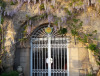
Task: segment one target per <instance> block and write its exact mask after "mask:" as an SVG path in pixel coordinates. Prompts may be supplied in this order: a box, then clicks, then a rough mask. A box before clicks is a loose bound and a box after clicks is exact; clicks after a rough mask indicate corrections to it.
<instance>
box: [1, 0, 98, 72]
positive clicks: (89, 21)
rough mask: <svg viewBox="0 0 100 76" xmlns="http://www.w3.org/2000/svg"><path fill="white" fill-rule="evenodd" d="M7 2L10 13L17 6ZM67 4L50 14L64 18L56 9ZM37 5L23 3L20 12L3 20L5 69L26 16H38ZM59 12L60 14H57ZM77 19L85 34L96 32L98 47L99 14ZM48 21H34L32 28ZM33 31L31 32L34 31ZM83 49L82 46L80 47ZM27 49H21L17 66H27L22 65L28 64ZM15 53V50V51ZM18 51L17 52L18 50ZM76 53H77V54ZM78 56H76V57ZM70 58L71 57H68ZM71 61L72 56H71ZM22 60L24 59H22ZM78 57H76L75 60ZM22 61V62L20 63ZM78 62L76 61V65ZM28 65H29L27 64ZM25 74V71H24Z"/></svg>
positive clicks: (88, 13)
mask: <svg viewBox="0 0 100 76" xmlns="http://www.w3.org/2000/svg"><path fill="white" fill-rule="evenodd" d="M5 1H6V2H7V7H6V9H5V10H6V11H12V10H14V9H15V8H16V7H17V6H18V4H16V5H10V2H9V0H5ZM58 1H62V0H58ZM67 5H68V3H65V2H64V1H62V2H61V5H58V6H57V8H55V10H56V11H55V12H53V11H54V10H51V12H52V14H53V15H56V16H58V17H61V16H65V15H66V13H65V12H64V10H63V9H61V10H59V9H58V7H61V6H63V7H67ZM37 6H39V4H36V5H34V4H32V3H31V4H30V6H29V5H28V4H27V3H24V4H23V5H22V6H21V8H20V10H19V11H18V12H17V13H16V14H15V15H14V16H13V17H8V16H7V17H6V16H5V18H4V24H3V26H4V28H5V34H4V36H5V39H6V40H5V44H4V46H5V50H6V51H7V53H6V58H5V62H4V65H6V66H7V67H11V68H10V70H11V69H13V68H12V66H13V61H14V60H13V59H14V53H15V44H16V42H17V41H16V38H17V37H18V32H19V29H21V26H23V25H24V23H25V22H27V17H26V15H28V16H30V17H34V16H36V15H38V14H39V12H38V7H37ZM59 11H60V12H59ZM77 18H79V19H81V20H82V21H83V28H84V31H85V32H89V31H92V30H97V31H98V32H97V36H96V37H97V38H98V46H100V45H99V44H100V30H99V29H100V21H99V20H100V16H99V14H97V12H96V11H92V12H88V11H86V12H82V13H81V14H79V15H78V16H77ZM47 22H48V21H47V20H46V19H42V20H39V21H35V22H34V23H33V26H34V29H35V27H37V26H39V25H41V24H44V23H47ZM34 29H33V30H34ZM81 45H82V44H79V46H81ZM82 47H83V46H82ZM28 49H29V48H27V49H25V48H24V49H21V52H20V54H21V56H20V62H21V64H18V65H22V66H23V65H27V64H24V59H26V60H27V62H29V60H28V58H29V54H28V53H29V52H27V50H28ZM84 49H85V48H82V49H81V48H74V45H73V47H72V46H71V48H70V50H73V53H74V51H75V52H76V50H78V51H79V50H80V51H82V50H83V51H84ZM16 51H17V50H16ZM18 51H19V50H18ZM78 51H77V52H78ZM24 52H27V53H25V56H26V54H28V56H27V58H25V57H23V54H24ZM77 55H78V54H76V56H77ZM70 56H71V55H70ZM71 57H72V58H71V59H73V58H74V56H71ZM23 58H24V59H23ZM77 58H78V57H76V59H77ZM22 60H23V61H22ZM78 62H79V61H76V65H78V64H77V63H78ZM28 64H29V63H28ZM70 65H71V64H70ZM27 67H29V65H27ZM24 72H26V70H25V71H24Z"/></svg>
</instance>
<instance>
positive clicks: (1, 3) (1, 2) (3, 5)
mask: <svg viewBox="0 0 100 76" xmlns="http://www.w3.org/2000/svg"><path fill="white" fill-rule="evenodd" d="M0 6H1V7H2V8H3V9H5V7H6V3H5V2H4V1H3V0H0Z"/></svg>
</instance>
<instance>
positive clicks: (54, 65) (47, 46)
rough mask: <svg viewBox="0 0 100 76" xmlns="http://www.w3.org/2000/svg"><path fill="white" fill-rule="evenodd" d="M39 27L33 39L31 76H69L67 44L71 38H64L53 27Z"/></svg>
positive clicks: (33, 34)
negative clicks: (47, 29) (48, 31)
mask: <svg viewBox="0 0 100 76" xmlns="http://www.w3.org/2000/svg"><path fill="white" fill-rule="evenodd" d="M47 27H48V24H46V25H43V26H40V27H38V28H37V29H36V30H35V31H34V32H33V33H32V37H31V51H30V76H68V69H69V68H68V67H69V64H68V53H67V43H68V39H70V37H66V36H62V35H61V34H59V33H58V32H57V30H56V31H55V30H54V28H53V27H52V25H51V26H50V28H52V32H51V33H50V34H48V33H46V32H45V29H46V28H47Z"/></svg>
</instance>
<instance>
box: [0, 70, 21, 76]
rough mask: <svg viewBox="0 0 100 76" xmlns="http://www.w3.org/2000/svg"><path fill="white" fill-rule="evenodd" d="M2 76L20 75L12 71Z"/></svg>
mask: <svg viewBox="0 0 100 76" xmlns="http://www.w3.org/2000/svg"><path fill="white" fill-rule="evenodd" d="M0 76H19V73H18V72H16V71H11V72H9V73H6V72H5V73H2V74H1V75H0Z"/></svg>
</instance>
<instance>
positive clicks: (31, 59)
mask: <svg viewBox="0 0 100 76" xmlns="http://www.w3.org/2000/svg"><path fill="white" fill-rule="evenodd" d="M32 42H33V38H31V40H30V45H31V49H30V76H33V71H32V70H33V69H32V68H33V58H32V57H33V51H32V49H33V48H32V44H33V43H32ZM67 42H68V39H67ZM66 44H67V76H69V48H68V46H69V43H66Z"/></svg>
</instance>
